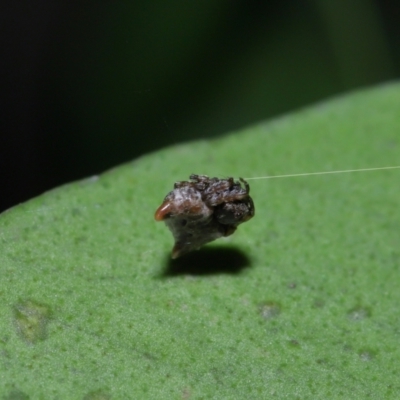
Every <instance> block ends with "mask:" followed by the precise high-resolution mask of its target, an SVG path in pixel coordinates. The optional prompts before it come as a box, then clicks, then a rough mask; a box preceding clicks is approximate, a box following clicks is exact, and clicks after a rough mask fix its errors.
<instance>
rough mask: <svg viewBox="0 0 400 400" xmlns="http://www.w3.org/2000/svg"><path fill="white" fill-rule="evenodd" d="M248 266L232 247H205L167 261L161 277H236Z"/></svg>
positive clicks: (237, 250)
mask: <svg viewBox="0 0 400 400" xmlns="http://www.w3.org/2000/svg"><path fill="white" fill-rule="evenodd" d="M250 266H251V262H250V259H249V257H247V255H246V254H245V253H244V252H243V251H241V250H239V249H236V248H234V247H210V248H207V247H205V248H202V249H200V250H197V251H194V252H191V253H189V254H186V255H184V256H182V257H180V258H178V259H176V260H172V259H168V260H167V261H166V265H165V268H164V271H163V272H162V274H161V277H163V278H166V277H172V276H180V275H197V276H201V275H203V276H204V275H218V274H231V275H236V274H239V273H240V272H241V271H243V270H244V269H245V268H249V267H250Z"/></svg>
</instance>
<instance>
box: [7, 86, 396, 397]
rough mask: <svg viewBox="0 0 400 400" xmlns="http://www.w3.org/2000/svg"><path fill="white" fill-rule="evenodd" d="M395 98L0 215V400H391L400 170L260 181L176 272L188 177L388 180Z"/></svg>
mask: <svg viewBox="0 0 400 400" xmlns="http://www.w3.org/2000/svg"><path fill="white" fill-rule="evenodd" d="M399 110H400V85H399V84H388V85H385V86H381V87H378V88H374V89H370V90H363V91H359V92H356V93H353V94H349V95H346V96H343V97H340V98H337V99H333V100H331V101H327V102H325V103H322V104H318V105H315V106H313V107H309V108H306V109H304V110H300V111H298V112H296V113H294V114H291V115H288V116H283V117H281V118H278V119H276V120H274V121H272V122H267V123H262V124H259V125H256V126H253V127H250V128H248V129H245V130H243V131H241V132H237V133H232V134H230V135H226V136H224V137H222V138H220V139H218V140H213V141H203V142H202V141H200V142H193V143H187V144H183V145H177V146H173V147H170V148H167V149H164V150H162V151H159V152H156V153H154V154H150V155H147V156H145V157H142V158H140V159H138V160H135V161H134V162H132V163H129V164H126V165H123V166H120V167H118V168H115V169H113V170H111V171H109V172H106V173H105V174H102V175H100V176H99V177H92V178H89V179H86V180H83V181H80V182H75V183H72V184H69V185H66V186H63V187H60V188H58V189H55V190H52V191H50V192H48V193H45V194H44V195H42V196H40V197H38V198H35V199H33V200H31V201H29V202H27V203H25V204H22V205H19V206H17V207H15V208H13V209H11V210H9V211H8V212H5V213H4V214H2V215H1V216H0V276H1V286H0V293H1V303H0V307H1V308H0V318H1V320H0V376H1V382H0V397H1V398H4V399H267V398H276V399H350V398H351V399H367V398H370V399H399V398H400V345H399V343H400V312H399V307H400V274H399V269H400V207H399V206H400V185H399V182H400V170H395V169H394V170H384V171H371V172H362V173H361V172H355V173H349V174H337V175H321V176H308V177H306V176H305V177H296V178H282V179H270V180H254V181H249V182H250V183H251V195H252V197H253V199H254V202H255V206H256V215H255V217H254V218H253V219H252V220H251V221H249V222H247V223H245V224H243V225H241V226H240V227H239V229H238V231H237V232H236V233H235V234H234V235H232V236H231V237H228V238H226V239H225V238H224V239H220V240H218V241H215V242H213V243H211V244H209V245H207V246H205V247H204V248H203V249H202V250H200V251H197V252H193V253H191V254H189V255H188V256H187V257H182V258H181V259H177V260H174V261H172V260H170V250H171V248H172V245H173V239H172V236H171V234H170V232H169V231H168V229H167V228H166V227H165V224H164V223H162V222H155V221H154V219H153V215H154V211H155V210H156V208H157V207H158V206H159V205H160V204H161V202H162V200H163V198H164V196H165V195H166V194H167V192H168V191H169V190H171V189H172V186H173V183H174V182H175V181H178V180H185V179H187V178H188V176H189V175H190V174H191V173H198V174H207V175H211V176H218V177H227V176H234V177H235V178H238V177H244V178H246V177H255V176H265V175H280V174H291V173H303V172H304V173H305V172H315V171H331V170H346V169H355V168H372V167H384V166H391V165H400V112H399Z"/></svg>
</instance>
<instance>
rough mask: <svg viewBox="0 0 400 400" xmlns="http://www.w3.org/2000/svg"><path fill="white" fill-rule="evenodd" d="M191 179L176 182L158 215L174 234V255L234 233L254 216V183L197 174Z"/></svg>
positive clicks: (179, 254) (157, 212)
mask: <svg viewBox="0 0 400 400" xmlns="http://www.w3.org/2000/svg"><path fill="white" fill-rule="evenodd" d="M189 179H190V180H189V181H179V182H176V183H175V184H174V189H173V190H172V191H171V192H169V193H168V194H167V196H166V197H165V198H164V201H163V203H162V204H161V205H160V207H158V209H157V211H156V213H155V216H154V217H155V219H156V221H165V223H166V225H167V226H168V228H169V229H170V230H171V232H172V234H173V236H174V239H175V245H174V247H173V249H172V258H178V257H179V256H181V255H183V254H186V253H188V252H190V251H192V250H196V249H198V248H200V247H201V246H203V245H204V244H206V243H208V242H211V241H213V240H215V239H218V238H220V237H223V236H229V235H232V234H233V233H234V232H235V230H236V228H237V227H238V225H240V224H241V223H243V222H246V221H248V220H249V219H250V218H252V217H253V216H254V203H253V200H252V198H251V197H250V195H249V193H250V186H249V184H248V183H247V182H246V181H245V180H244V179H242V178H240V179H239V181H235V180H234V179H233V178H227V179H219V178H209V177H208V176H207V175H196V174H192V175H190V177H189ZM242 185H243V186H242Z"/></svg>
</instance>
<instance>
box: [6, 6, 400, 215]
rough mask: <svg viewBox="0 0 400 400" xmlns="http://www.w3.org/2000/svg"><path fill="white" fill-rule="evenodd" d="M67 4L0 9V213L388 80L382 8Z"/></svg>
mask: <svg viewBox="0 0 400 400" xmlns="http://www.w3.org/2000/svg"><path fill="white" fill-rule="evenodd" d="M76 3H77V4H75V2H71V1H66V0H58V1H57V0H37V1H19V0H17V1H10V2H2V5H0V30H1V35H0V73H1V79H0V85H1V92H0V93H1V94H0V101H1V103H0V107H1V125H0V129H1V131H0V211H1V210H4V209H6V208H8V207H10V206H12V205H14V204H16V203H18V202H21V201H24V200H27V199H28V198H30V197H32V196H35V195H38V194H40V193H41V192H43V191H44V190H47V189H49V188H51V187H54V186H56V185H59V184H61V183H65V182H68V181H71V180H75V179H79V178H83V177H85V176H88V175H91V174H97V173H100V172H102V171H103V170H105V169H107V168H110V167H112V166H114V165H115V164H118V163H122V162H125V161H128V160H130V159H133V158H135V157H137V156H139V155H141V154H143V153H145V152H148V151H152V150H155V149H157V148H160V147H163V146H165V145H170V144H173V143H176V142H179V141H184V140H190V139H194V138H204V137H212V136H215V135H219V134H223V133H226V132H228V131H230V130H235V129H239V128H241V127H243V126H245V125H247V124H250V123H255V122H257V121H260V120H263V119H266V118H270V117H272V116H274V115H278V114H281V113H284V112H288V111H290V110H293V109H296V108H298V107H301V106H304V105H307V104H310V103H313V102H316V101H319V100H321V99H324V98H326V97H329V96H333V95H335V94H338V93H342V92H345V91H348V90H351V89H354V88H358V87H364V86H368V85H373V84H376V83H380V82H385V81H388V80H391V79H396V78H398V77H399V75H400V13H399V7H400V6H399V4H400V3H399V2H398V1H396V0H385V1H375V0H351V1H348V0H338V1H324V0H296V1H289V0H275V1H261V0H260V1H256V0H202V1H187V0H185V1H184V0H169V1H165V0H149V1H141V2H135V1H132V0H130V1H100V2H99V1H96V2H95V1H84V2H76ZM321 134H323V133H321Z"/></svg>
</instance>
